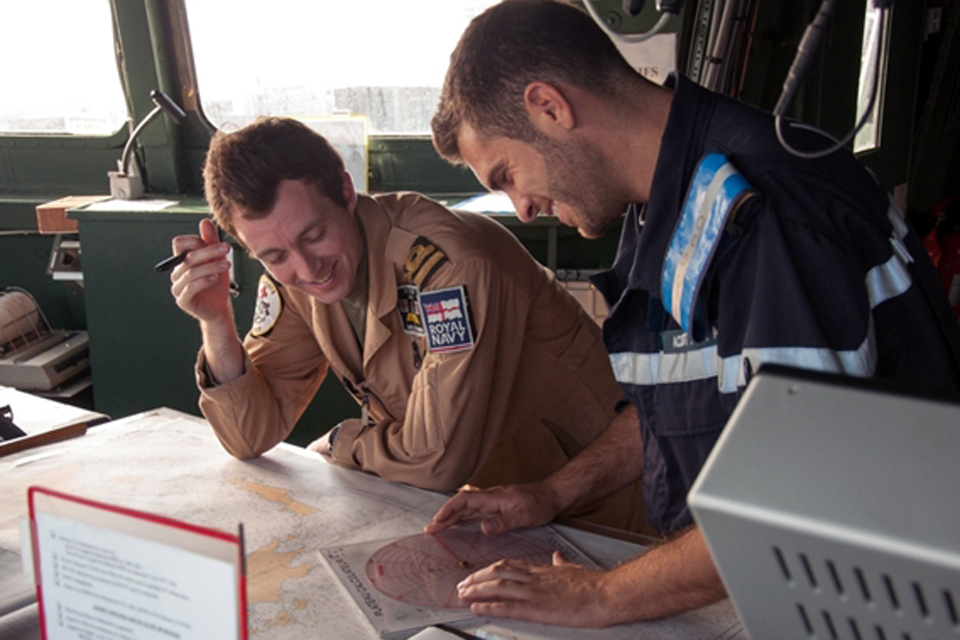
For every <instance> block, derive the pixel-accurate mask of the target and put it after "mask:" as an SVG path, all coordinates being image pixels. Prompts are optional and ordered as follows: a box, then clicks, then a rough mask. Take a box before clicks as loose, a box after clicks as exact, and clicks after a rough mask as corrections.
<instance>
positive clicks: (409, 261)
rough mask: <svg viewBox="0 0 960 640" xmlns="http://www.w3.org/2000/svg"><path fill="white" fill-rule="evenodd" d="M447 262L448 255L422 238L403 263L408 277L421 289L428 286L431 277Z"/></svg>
mask: <svg viewBox="0 0 960 640" xmlns="http://www.w3.org/2000/svg"><path fill="white" fill-rule="evenodd" d="M445 262H447V254H445V253H444V252H443V251H441V250H440V249H438V248H437V246H436V245H435V244H433V243H432V242H430V241H429V240H427V239H426V238H424V237H423V236H420V237H419V238H417V239H416V240H415V241H414V242H413V245H412V246H411V247H410V251H408V252H407V257H406V259H405V260H404V261H403V270H404V272H405V273H406V274H407V277H408V278H410V280H412V281H413V284H415V285H417V287H419V288H420V289H423V288H424V287H425V286H427V283H428V282H429V281H430V278H431V276H433V274H434V273H436V272H437V269H439V268H440V267H441V266H442V265H443V264H444V263H445Z"/></svg>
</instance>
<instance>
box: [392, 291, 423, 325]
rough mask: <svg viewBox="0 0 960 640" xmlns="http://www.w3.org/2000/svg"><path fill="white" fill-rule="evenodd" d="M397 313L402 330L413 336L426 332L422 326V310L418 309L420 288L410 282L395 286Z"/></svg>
mask: <svg viewBox="0 0 960 640" xmlns="http://www.w3.org/2000/svg"><path fill="white" fill-rule="evenodd" d="M397 313H399V314H400V322H401V324H403V332H404V333H406V334H411V335H415V336H422V335H425V334H426V333H427V330H426V329H425V328H424V326H423V312H422V311H421V310H420V290H419V289H417V288H416V287H415V286H414V285H412V284H402V285H400V286H399V287H397Z"/></svg>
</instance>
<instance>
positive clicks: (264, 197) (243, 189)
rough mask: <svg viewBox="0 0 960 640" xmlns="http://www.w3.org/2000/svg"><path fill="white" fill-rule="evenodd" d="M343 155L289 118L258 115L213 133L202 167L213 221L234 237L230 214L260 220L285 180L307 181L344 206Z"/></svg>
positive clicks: (311, 131) (302, 125) (322, 138)
mask: <svg viewBox="0 0 960 640" xmlns="http://www.w3.org/2000/svg"><path fill="white" fill-rule="evenodd" d="M343 172H344V165H343V159H342V158H341V157H340V154H339V153H337V150H336V149H334V148H333V146H332V145H331V144H330V143H329V142H328V141H327V139H326V138H324V137H323V136H321V135H320V134H319V133H317V132H316V131H314V130H313V129H311V128H310V127H308V126H307V125H305V124H303V123H302V122H300V121H298V120H293V119H291V118H258V119H257V120H256V121H254V122H253V123H252V124H249V125H247V126H246V127H244V128H242V129H240V130H239V131H236V132H234V133H222V132H217V133H216V134H215V135H214V136H213V139H212V140H211V141H210V149H209V150H208V151H207V159H206V162H205V163H204V166H203V191H204V194H205V195H206V198H207V202H208V203H209V205H210V208H211V209H212V211H213V217H214V220H216V222H217V224H218V225H220V227H222V228H223V229H225V230H226V231H227V232H228V233H230V234H231V235H236V233H235V229H234V226H233V222H232V215H233V213H234V210H236V212H237V213H239V215H241V216H242V217H244V218H262V217H264V216H266V215H267V213H268V212H269V211H270V210H271V209H272V208H273V204H274V202H275V201H276V198H277V187H279V186H280V182H281V181H283V180H306V181H307V182H309V183H310V184H312V185H314V186H316V188H317V190H318V191H319V192H320V193H321V194H322V195H324V196H326V197H327V198H329V199H330V200H332V201H333V202H334V203H335V204H337V205H339V206H342V207H345V206H346V205H347V203H346V201H345V199H344V197H343Z"/></svg>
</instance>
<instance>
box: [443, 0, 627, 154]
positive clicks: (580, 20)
mask: <svg viewBox="0 0 960 640" xmlns="http://www.w3.org/2000/svg"><path fill="white" fill-rule="evenodd" d="M625 74H629V75H625ZM637 76H638V74H636V72H634V70H633V69H632V68H631V67H630V65H629V64H627V62H626V61H625V60H624V59H623V56H622V55H620V52H619V51H618V50H617V48H616V46H615V45H614V44H613V42H612V41H611V40H610V38H609V37H608V36H607V35H606V34H605V33H604V32H603V31H602V30H601V29H600V27H598V26H597V25H596V23H594V21H593V19H592V18H591V17H590V16H589V15H588V14H587V13H586V12H585V11H583V10H581V9H579V8H577V7H574V6H572V5H570V4H567V3H566V2H560V1H556V0H505V1H504V2H501V3H500V4H498V5H495V6H493V7H491V8H489V9H487V10H486V11H485V12H483V13H482V14H480V15H479V16H477V17H476V18H474V19H473V21H472V22H471V23H470V26H468V27H467V30H466V31H465V32H464V33H463V36H461V38H460V42H459V44H457V48H456V49H455V50H454V52H453V54H452V55H451V56H450V67H449V69H448V70H447V77H446V80H445V81H444V85H443V90H442V91H441V93H440V104H439V105H438V107H437V111H436V113H435V114H434V116H433V119H432V120H431V122H430V125H431V128H432V129H433V144H434V146H435V147H436V148H437V151H438V152H439V153H440V155H442V156H443V157H444V158H446V159H447V160H449V161H450V162H454V163H458V162H462V161H463V158H462V157H461V155H460V149H459V145H458V142H457V138H458V136H459V133H460V127H461V125H462V124H463V123H464V122H466V123H468V124H470V126H471V127H472V128H474V129H475V130H476V131H477V132H478V133H480V134H482V135H484V136H487V137H491V136H504V137H507V138H512V139H515V140H520V141H523V142H535V141H537V140H538V138H539V135H538V131H537V130H536V129H535V128H534V127H533V126H532V125H531V124H530V120H529V118H528V117H527V112H526V109H525V107H524V98H523V96H524V91H525V90H526V88H527V86H528V85H529V84H530V83H531V82H537V81H541V82H549V83H551V84H555V85H562V84H567V85H572V86H576V87H579V88H581V89H583V90H585V91H589V92H591V93H594V94H596V95H608V96H609V95H617V93H618V91H619V87H620V86H621V85H623V84H626V82H625V81H626V79H627V78H628V77H629V78H635V77H637Z"/></svg>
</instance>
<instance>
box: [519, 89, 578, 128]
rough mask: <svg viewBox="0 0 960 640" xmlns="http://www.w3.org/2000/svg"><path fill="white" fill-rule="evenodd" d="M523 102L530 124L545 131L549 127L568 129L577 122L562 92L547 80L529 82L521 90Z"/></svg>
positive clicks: (571, 106) (571, 107)
mask: <svg viewBox="0 0 960 640" xmlns="http://www.w3.org/2000/svg"><path fill="white" fill-rule="evenodd" d="M523 104H524V106H525V107H526V109H527V115H528V116H529V118H530V122H531V124H533V126H535V127H536V128H537V129H539V130H540V131H542V132H544V133H546V132H548V131H549V130H550V128H551V127H560V128H562V129H564V130H568V131H569V130H570V129H572V128H573V127H574V126H576V124H577V119H576V116H575V114H574V112H573V105H571V104H570V102H569V101H568V100H567V97H566V96H565V95H563V92H562V91H561V90H560V89H559V88H558V87H557V86H556V85H553V84H550V83H548V82H531V83H530V84H528V85H527V88H526V90H525V91H524V92H523Z"/></svg>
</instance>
